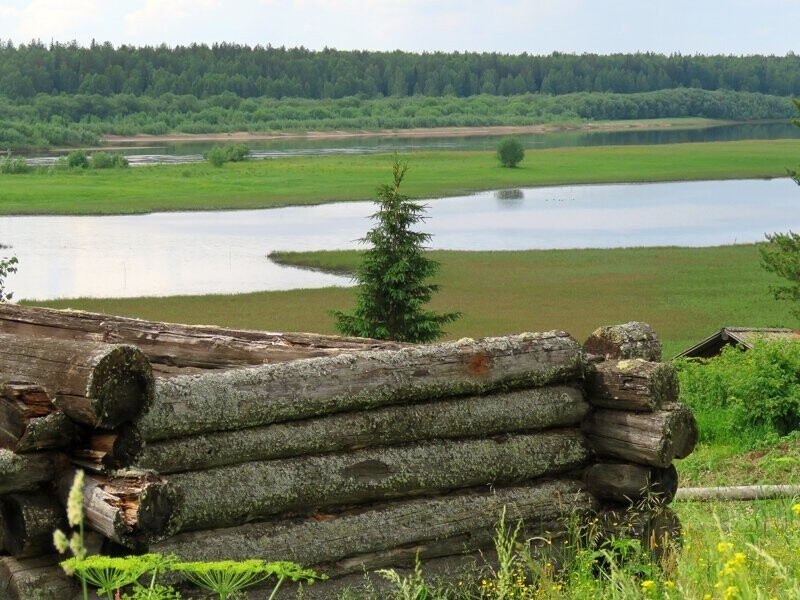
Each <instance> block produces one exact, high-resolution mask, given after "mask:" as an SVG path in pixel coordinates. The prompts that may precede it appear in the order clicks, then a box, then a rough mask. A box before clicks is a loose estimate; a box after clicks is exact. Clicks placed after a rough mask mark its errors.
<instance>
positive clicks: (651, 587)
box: [642, 579, 656, 594]
mask: <svg viewBox="0 0 800 600" xmlns="http://www.w3.org/2000/svg"><path fill="white" fill-rule="evenodd" d="M655 589H656V582H655V581H653V580H651V579H647V580H646V581H643V582H642V593H643V594H649V593H650V592H653V591H655Z"/></svg>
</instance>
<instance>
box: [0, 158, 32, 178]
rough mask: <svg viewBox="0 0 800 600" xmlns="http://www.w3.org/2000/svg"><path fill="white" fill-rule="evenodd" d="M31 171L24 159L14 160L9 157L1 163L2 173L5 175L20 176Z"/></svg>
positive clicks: (0, 169) (0, 171) (0, 170)
mask: <svg viewBox="0 0 800 600" xmlns="http://www.w3.org/2000/svg"><path fill="white" fill-rule="evenodd" d="M30 170H31V167H30V165H29V164H28V163H27V162H26V161H25V159H24V158H22V157H19V158H12V157H11V156H7V157H6V158H5V159H3V160H2V161H0V173H3V174H4V175H19V174H21V173H27V172H28V171H30Z"/></svg>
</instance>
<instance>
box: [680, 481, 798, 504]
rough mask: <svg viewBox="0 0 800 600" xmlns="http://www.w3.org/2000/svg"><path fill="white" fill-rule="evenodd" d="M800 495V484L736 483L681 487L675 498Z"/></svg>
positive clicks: (763, 498)
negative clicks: (718, 485) (730, 484)
mask: <svg viewBox="0 0 800 600" xmlns="http://www.w3.org/2000/svg"><path fill="white" fill-rule="evenodd" d="M798 496H800V485H736V486H722V487H693V488H680V489H679V490H678V493H677V494H676V495H675V500H682V501H685V502H702V501H705V500H738V501H741V500H745V501H746V500H772V499H775V498H796V497H798Z"/></svg>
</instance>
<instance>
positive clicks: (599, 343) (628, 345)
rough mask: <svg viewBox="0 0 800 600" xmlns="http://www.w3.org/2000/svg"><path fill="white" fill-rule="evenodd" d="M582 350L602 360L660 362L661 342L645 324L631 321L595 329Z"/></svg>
mask: <svg viewBox="0 0 800 600" xmlns="http://www.w3.org/2000/svg"><path fill="white" fill-rule="evenodd" d="M583 350H584V352H586V353H587V354H589V355H593V356H597V357H600V358H601V359H603V360H608V359H612V358H616V359H620V358H641V359H643V360H650V361H654V362H658V361H660V360H661V342H660V341H659V340H658V336H656V334H655V332H654V331H653V328H652V327H650V325H648V324H647V323H642V322H640V321H631V322H629V323H623V324H622V325H608V326H605V327H600V328H598V329H595V330H594V331H593V332H592V334H591V335H590V336H589V338H588V339H587V340H586V341H585V342H584V343H583Z"/></svg>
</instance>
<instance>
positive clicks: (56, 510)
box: [0, 493, 66, 558]
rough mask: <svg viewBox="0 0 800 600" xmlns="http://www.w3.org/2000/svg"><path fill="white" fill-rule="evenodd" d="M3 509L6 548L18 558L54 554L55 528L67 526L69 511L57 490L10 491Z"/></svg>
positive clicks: (0, 509)
mask: <svg viewBox="0 0 800 600" xmlns="http://www.w3.org/2000/svg"><path fill="white" fill-rule="evenodd" d="M0 511H2V514H3V527H4V534H3V538H4V540H5V547H6V551H7V552H8V553H9V554H11V555H13V556H14V557H16V558H29V557H32V556H41V555H44V554H50V552H52V550H53V531H55V530H56V529H59V528H62V529H63V528H65V527H66V512H65V511H64V508H63V507H62V506H61V504H60V503H59V502H58V500H56V498H55V497H54V496H53V494H44V493H34V494H10V495H8V496H5V497H4V498H3V499H2V500H1V501H0Z"/></svg>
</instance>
